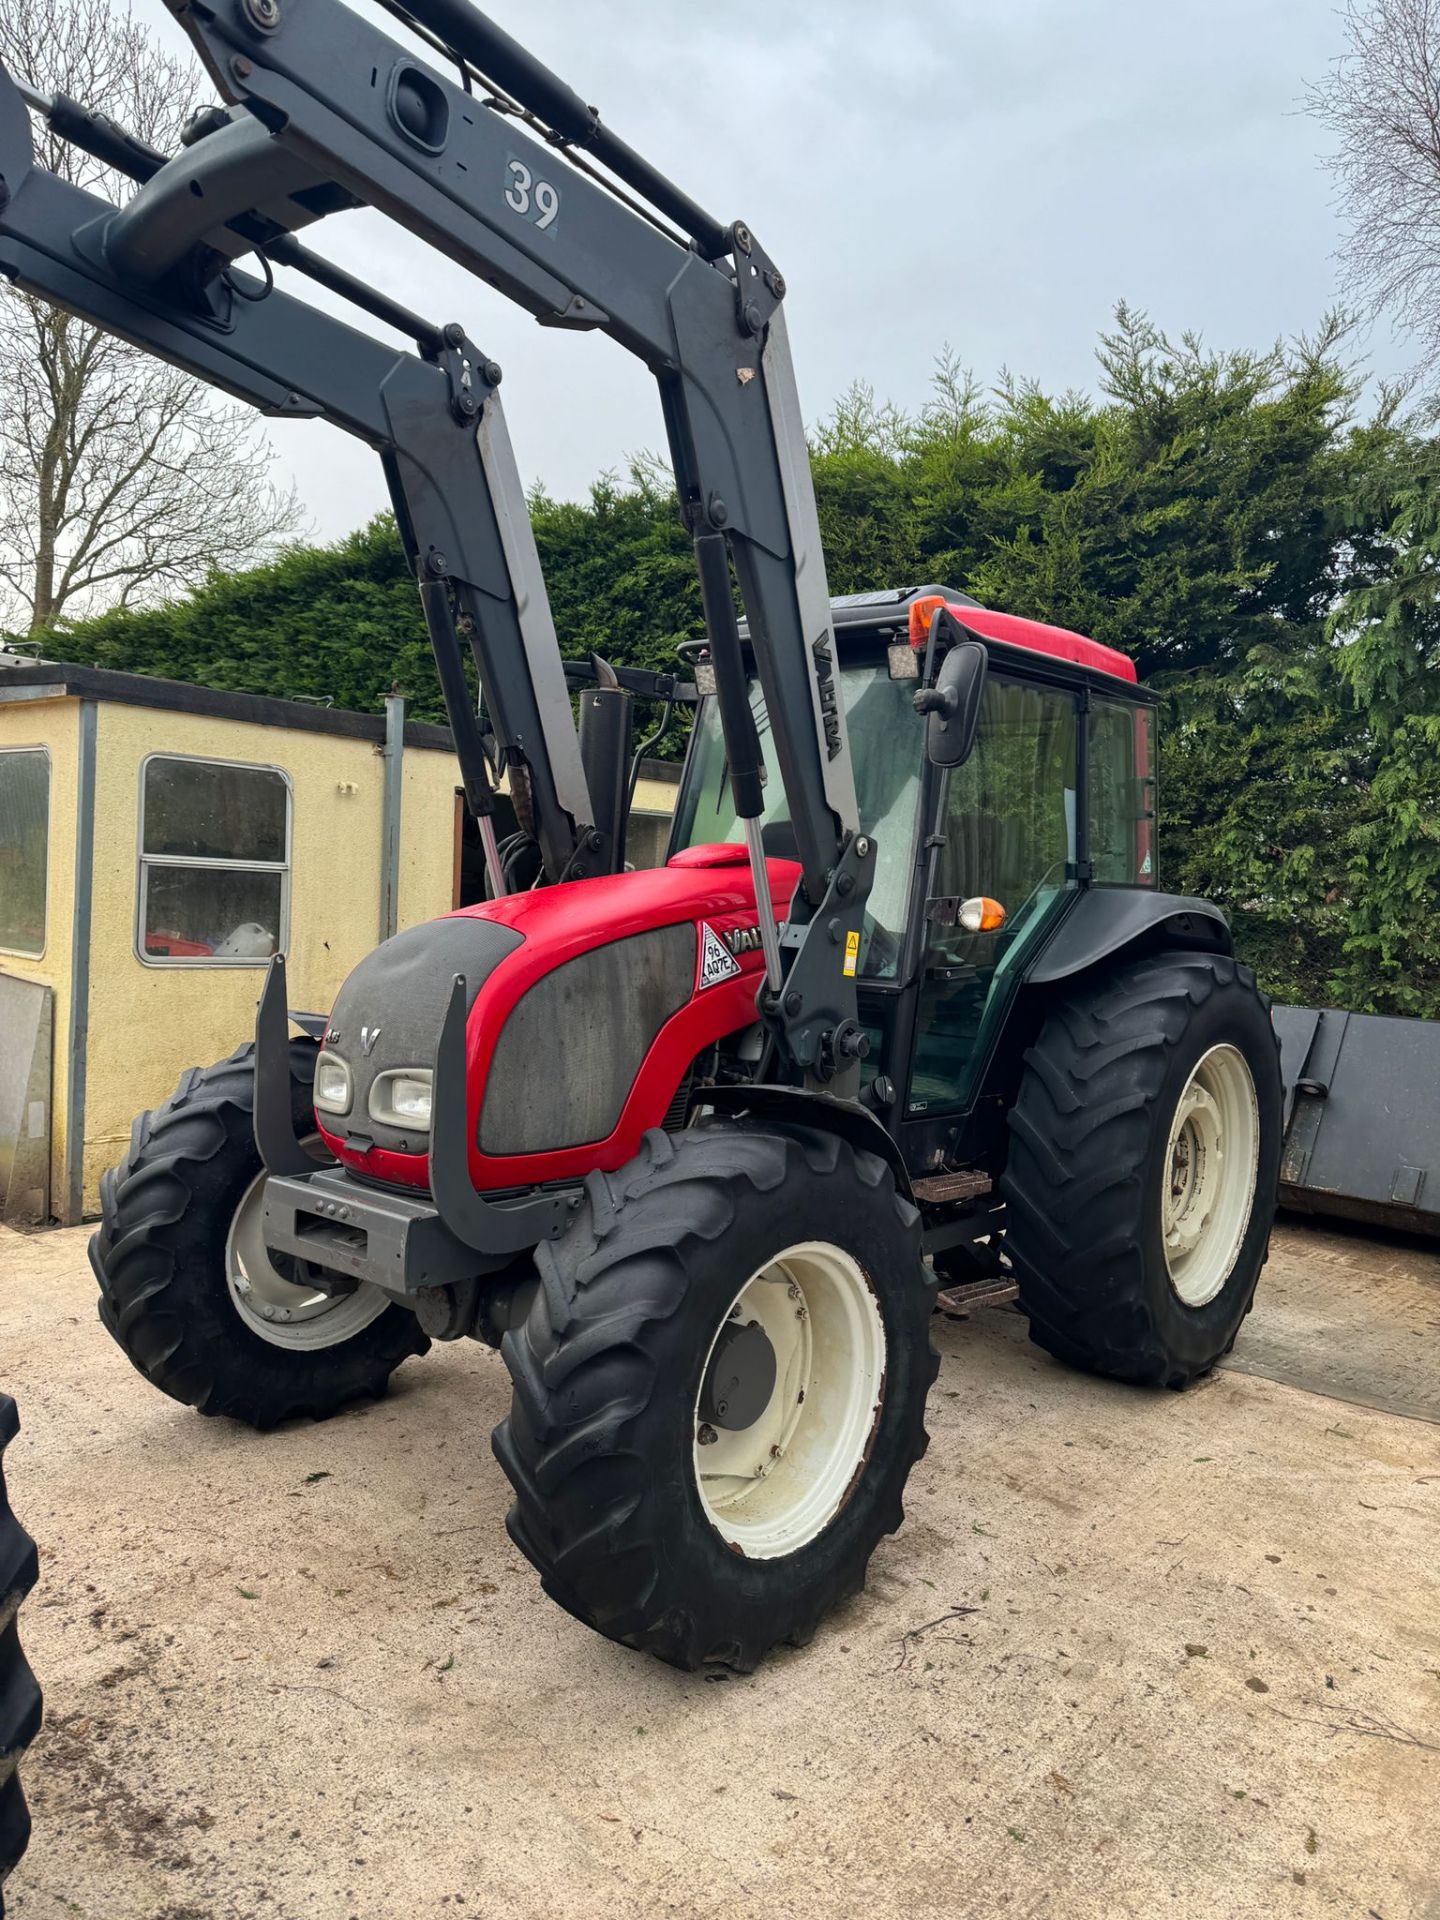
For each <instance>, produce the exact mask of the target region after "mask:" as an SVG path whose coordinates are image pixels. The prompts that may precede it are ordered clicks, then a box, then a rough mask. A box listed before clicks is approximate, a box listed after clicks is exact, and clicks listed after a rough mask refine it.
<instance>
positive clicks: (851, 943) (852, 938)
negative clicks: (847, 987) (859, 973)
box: [845, 933, 860, 980]
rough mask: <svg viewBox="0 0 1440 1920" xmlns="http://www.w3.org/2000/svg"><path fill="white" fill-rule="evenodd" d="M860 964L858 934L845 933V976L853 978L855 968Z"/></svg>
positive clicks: (848, 978) (849, 978)
mask: <svg viewBox="0 0 1440 1920" xmlns="http://www.w3.org/2000/svg"><path fill="white" fill-rule="evenodd" d="M859 964H860V935H859V934H858V933H847V934H846V936H845V978H846V979H847V980H853V979H854V978H855V969H856V968H857V967H858V966H859Z"/></svg>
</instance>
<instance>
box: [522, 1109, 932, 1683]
mask: <svg viewBox="0 0 1440 1920" xmlns="http://www.w3.org/2000/svg"><path fill="white" fill-rule="evenodd" d="M537 1264H538V1266H539V1271H540V1280H541V1284H540V1288H539V1290H538V1292H537V1294H536V1297H535V1300H534V1303H533V1305H532V1307H531V1310H530V1313H529V1316H528V1318H527V1319H526V1321H525V1323H524V1325H523V1326H522V1327H520V1328H519V1329H518V1330H516V1331H515V1332H512V1333H510V1334H508V1335H507V1336H506V1338H505V1342H504V1349H503V1351H504V1355H505V1359H506V1363H507V1365H508V1366H509V1369H510V1373H511V1377H512V1380H513V1382H514V1399H513V1404H512V1407H511V1412H510V1417H509V1419H508V1420H506V1421H505V1422H504V1423H503V1424H502V1425H501V1426H500V1427H499V1428H498V1429H497V1431H496V1434H495V1452H496V1454H497V1456H498V1458H499V1460H500V1462H501V1465H502V1466H503V1467H504V1469H505V1471H506V1473H507V1474H508V1476H509V1478H510V1481H511V1484H512V1485H513V1487H514V1489H515V1504H514V1506H513V1507H512V1508H511V1511H510V1517H509V1522H508V1524H509V1529H510V1534H511V1537H512V1538H513V1539H514V1541H515V1543H516V1545H517V1546H518V1547H519V1548H520V1549H521V1551H522V1552H523V1553H524V1554H525V1555H526V1557H527V1558H528V1559H529V1560H530V1561H531V1562H532V1563H533V1564H534V1565H535V1566H536V1567H537V1568H538V1569H539V1571H540V1574H541V1577H542V1579H543V1581H544V1584H545V1589H546V1591H547V1592H548V1593H549V1594H550V1595H551V1596H552V1598H554V1599H555V1600H557V1601H558V1602H559V1603H560V1605H561V1606H563V1607H565V1608H567V1609H568V1611H569V1612H571V1613H573V1614H574V1615H575V1616H576V1618H577V1619H579V1620H582V1621H584V1622H585V1624H586V1625H588V1626H591V1627H594V1628H595V1629H596V1630H597V1631H598V1632H600V1633H603V1634H606V1635H608V1636H609V1637H610V1638H611V1639H614V1640H619V1641H621V1642H623V1643H624V1644H625V1645H627V1646H632V1647H640V1648H644V1649H646V1650H648V1651H649V1652H651V1653H654V1654H657V1655H658V1656H659V1657H660V1658H661V1659H663V1660H667V1661H669V1662H671V1663H672V1664H673V1665H675V1666H679V1667H685V1668H696V1667H701V1666H705V1665H719V1666H727V1667H732V1668H734V1669H736V1670H738V1671H740V1672H748V1671H749V1670H750V1669H751V1668H753V1667H754V1666H755V1664H756V1663H757V1662H758V1661H759V1660H760V1659H761V1658H762V1657H763V1655H764V1654H765V1653H766V1652H767V1650H768V1649H769V1648H770V1647H772V1646H774V1645H776V1644H778V1643H780V1642H788V1643H790V1644H792V1645H799V1644H802V1643H803V1642H804V1641H806V1640H808V1639H809V1637H810V1635H811V1634H812V1633H813V1632H814V1630H815V1627H816V1624H817V1623H818V1621H819V1619H820V1617H821V1615H822V1614H824V1613H825V1612H826V1611H827V1610H828V1609H829V1608H830V1607H832V1606H834V1605H835V1604H836V1603H837V1602H839V1601H841V1600H843V1599H844V1598H846V1597H847V1595H849V1594H852V1593H855V1592H857V1591H858V1590H859V1588H860V1587H861V1586H862V1585H863V1584H864V1579H865V1569H866V1567H867V1565H868V1563H869V1560H870V1556H871V1555H872V1554H873V1552H874V1550H875V1548H876V1546H877V1545H878V1543H879V1541H880V1540H881V1539H882V1537H883V1536H884V1535H885V1534H887V1533H891V1532H893V1531H894V1530H895V1529H896V1528H897V1527H898V1526H899V1525H900V1523H901V1520H902V1518H903V1511H902V1507H901V1496H902V1493H903V1490H904V1486H905V1482H906V1479H907V1477H908V1475H909V1472H910V1469H911V1467H912V1466H913V1465H914V1463H915V1461H916V1460H917V1459H919V1457H920V1455H921V1454H922V1453H923V1452H924V1449H925V1443H926V1436H925V1428H924V1410H925V1395H926V1393H927V1391H928V1389H929V1386H930V1383H931V1381H932V1380H933V1379H934V1377H935V1370H936V1367H937V1365H938V1361H937V1359H936V1356H935V1354H934V1352H933V1350H932V1348H931V1346H930V1339H929V1317H930V1310H931V1307H932V1305H933V1298H934V1283H933V1279H932V1278H931V1277H930V1275H929V1273H928V1270H927V1269H926V1268H925V1266H924V1264H923V1262H922V1260H921V1255H920V1233H919V1219H918V1216H917V1214H916V1212H915V1209H914V1208H913V1207H911V1206H910V1205H909V1204H908V1203H907V1202H906V1201H904V1200H903V1199H901V1197H900V1196H899V1195H898V1194H897V1192H896V1190H895V1184H894V1179H893V1177H892V1175H891V1172H890V1169H889V1168H888V1166H886V1164H885V1163H884V1161H883V1160H881V1159H879V1158H877V1157H876V1156H875V1155H873V1154H869V1153H864V1152H859V1151H856V1150H855V1149H854V1148H852V1147H850V1146H849V1145H848V1144H847V1143H845V1142H843V1141H840V1140H838V1139H836V1138H835V1137H834V1136H833V1135H829V1134H826V1133H821V1132H818V1131H811V1130H809V1129H799V1128H797V1129H796V1130H795V1131H794V1132H793V1133H784V1134H781V1133H760V1132H756V1131H751V1130H749V1129H747V1128H743V1127H725V1126H715V1127H706V1128H698V1129H695V1130H693V1131H691V1132H688V1133H684V1134H681V1135H679V1136H678V1137H675V1138H673V1139H672V1138H671V1137H670V1136H668V1135H666V1134H663V1133H658V1132H656V1133H651V1134H648V1135H647V1136H646V1141H645V1146H644V1149H643V1151H642V1153H641V1154H640V1155H639V1157H638V1158H637V1159H636V1160H634V1161H632V1162H631V1164H630V1165H629V1166H628V1167H625V1168H623V1169H622V1170H621V1171H620V1172H619V1173H615V1174H608V1175H607V1174H596V1175H592V1176H591V1178H590V1180H589V1181H588V1182H587V1183H586V1199H585V1203H584V1206H583V1209H582V1212H581V1214H580V1215H579V1217H578V1218H577V1220H576V1222H575V1224H574V1226H572V1227H571V1228H570V1230H569V1231H568V1232H567V1233H566V1235H565V1236H564V1237H563V1238H562V1239H560V1240H558V1241H555V1242H552V1243H550V1244H549V1245H547V1246H545V1247H542V1248H541V1249H540V1251H539V1253H538V1255H537Z"/></svg>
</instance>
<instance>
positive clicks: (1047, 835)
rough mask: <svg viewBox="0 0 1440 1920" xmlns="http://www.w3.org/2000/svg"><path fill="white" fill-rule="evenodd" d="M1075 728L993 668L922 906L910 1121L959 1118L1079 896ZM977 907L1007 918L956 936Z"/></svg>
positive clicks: (1072, 714)
mask: <svg viewBox="0 0 1440 1920" xmlns="http://www.w3.org/2000/svg"><path fill="white" fill-rule="evenodd" d="M1078 725H1079V700H1078V696H1077V695H1076V694H1075V693H1073V692H1068V691H1066V690H1065V689H1064V688H1060V687H1052V686H1046V685H1044V684H1042V683H1040V682H1038V681H1033V680H1025V679H1021V678H1018V677H1010V676H1007V675H1005V674H1003V673H997V672H996V671H994V669H993V667H992V670H991V674H990V677H989V679H988V680H987V682H986V687H985V695H984V703H983V706H982V709H981V718H980V730H979V734H978V737H977V740H976V745H975V750H974V752H973V753H972V755H971V757H970V758H969V760H967V761H966V763H965V764H964V766H961V767H956V768H954V769H952V771H951V772H950V774H949V775H948V784H947V789H946V793H945V800H944V806H943V811H942V815H941V825H940V831H941V833H942V834H943V835H944V842H943V844H942V845H941V847H940V848H939V849H938V853H937V858H936V861H935V866H934V873H933V879H932V882H931V887H930V897H929V899H928V901H927V903H926V913H927V921H926V927H925V937H924V944H923V950H922V951H923V961H922V975H921V981H920V1000H919V1009H918V1016H917V1020H916V1032H915V1047H914V1059H913V1065H912V1070H911V1078H910V1097H909V1103H908V1109H907V1111H908V1114H909V1115H910V1116H911V1117H912V1118H920V1117H924V1116H928V1115H933V1114H937V1113H944V1112H949V1111H956V1110H958V1109H962V1108H964V1107H966V1106H968V1104H969V1102H970V1100H971V1099H972V1098H973V1096H974V1092H975V1088H976V1084H977V1081H978V1078H979V1074H980V1071H981V1069H982V1068H983V1066H984V1064H985V1061H986V1058H987V1057H988V1054H989V1052H990V1048H991V1045H992V1043H993V1040H994V1038H995V1036H996V1034H997V1033H998V1032H999V1030H1000V1028H1001V1027H1002V1026H1003V1024H1004V1020H1005V1014H1006V1011H1007V1009H1008V1007H1009V1004H1010V1000H1011V998H1012V996H1013V994H1014V991H1015V988H1016V987H1017V986H1018V985H1019V982H1020V980H1021V979H1022V978H1023V975H1024V971H1025V963H1026V961H1027V959H1028V957H1029V956H1030V955H1031V954H1032V953H1033V952H1034V951H1035V949H1036V947H1037V946H1038V945H1039V943H1040V942H1041V941H1042V940H1043V939H1044V938H1045V936H1046V935H1047V934H1048V933H1049V931H1050V929H1051V927H1052V926H1053V925H1054V922H1055V920H1056V918H1057V917H1058V915H1059V914H1060V913H1062V912H1063V911H1064V909H1065V906H1066V903H1067V898H1068V896H1069V895H1070V894H1071V893H1073V891H1074V890H1075V888H1076V886H1077V885H1078V875H1079V868H1078V856H1077V839H1076V833H1077V820H1076V813H1077V808H1076V794H1077V786H1078V766H1079V760H1078ZM977 895H988V896H989V897H990V898H991V899H993V900H997V901H999V903H1000V905H1001V906H1002V907H1003V908H1004V909H1005V919H1004V923H1003V925H1002V926H1000V927H999V928H998V929H996V930H995V931H993V932H982V933H967V932H966V931H965V930H964V928H963V927H961V926H958V925H956V924H954V903H955V902H958V901H960V900H965V899H969V898H973V897H975V896H977ZM947 916H948V917H947Z"/></svg>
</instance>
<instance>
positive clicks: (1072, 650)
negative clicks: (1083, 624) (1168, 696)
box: [950, 606, 1136, 684]
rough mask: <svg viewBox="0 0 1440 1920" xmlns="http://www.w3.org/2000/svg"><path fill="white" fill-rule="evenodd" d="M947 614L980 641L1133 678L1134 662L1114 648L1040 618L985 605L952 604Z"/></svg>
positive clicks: (1117, 675) (1132, 681) (1116, 675)
mask: <svg viewBox="0 0 1440 1920" xmlns="http://www.w3.org/2000/svg"><path fill="white" fill-rule="evenodd" d="M950 611H951V613H953V614H954V616H955V618H956V619H957V620H958V621H959V622H960V624H961V626H962V627H968V628H969V629H970V631H971V632H972V633H978V634H979V635H980V637H981V639H982V640H999V641H1001V642H1002V643H1003V644H1004V645H1006V646H1009V647H1028V648H1029V649H1030V651H1031V652H1032V653H1049V654H1053V655H1055V656H1056V657H1057V658H1058V659H1061V660H1073V661H1075V662H1076V664H1077V665H1079V666H1082V667H1093V668H1094V669H1095V671H1096V672H1097V673H1109V674H1113V675H1114V676H1115V678H1116V679H1117V680H1129V681H1130V682H1131V683H1132V684H1133V683H1134V681H1135V678H1136V675H1135V662H1134V661H1133V660H1132V659H1131V658H1130V656H1129V655H1128V654H1125V653H1117V652H1116V651H1115V649H1114V647H1102V646H1101V644H1100V642H1099V641H1098V640H1087V639H1086V638H1085V636H1084V634H1083V633H1071V632H1069V631H1068V630H1067V629H1066V628H1065V627H1050V626H1047V625H1046V624H1045V622H1044V621H1043V620H1022V619H1021V617H1020V615H1019V614H1018V613H994V612H992V611H991V609H990V608H989V607H966V606H952V607H951V608H950Z"/></svg>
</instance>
